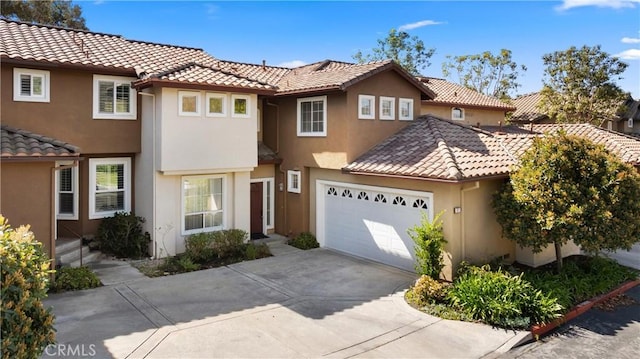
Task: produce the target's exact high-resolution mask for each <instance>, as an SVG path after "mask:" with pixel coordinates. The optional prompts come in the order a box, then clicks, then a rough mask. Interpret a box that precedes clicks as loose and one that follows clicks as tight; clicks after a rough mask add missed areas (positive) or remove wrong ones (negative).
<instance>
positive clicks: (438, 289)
mask: <svg viewBox="0 0 640 359" xmlns="http://www.w3.org/2000/svg"><path fill="white" fill-rule="evenodd" d="M450 287H451V284H450V283H446V282H441V281H438V280H436V279H433V278H431V277H429V276H428V275H422V276H420V278H418V280H417V281H416V283H415V284H414V285H413V286H412V287H411V288H409V291H408V293H407V300H409V302H410V303H412V304H414V305H416V306H419V307H422V306H424V305H426V304H435V303H445V301H446V298H447V292H448V290H449V288H450Z"/></svg>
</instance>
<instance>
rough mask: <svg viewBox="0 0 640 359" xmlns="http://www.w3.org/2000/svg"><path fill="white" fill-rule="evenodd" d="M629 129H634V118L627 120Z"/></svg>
mask: <svg viewBox="0 0 640 359" xmlns="http://www.w3.org/2000/svg"><path fill="white" fill-rule="evenodd" d="M627 127H629V128H633V117H629V119H628V120H627Z"/></svg>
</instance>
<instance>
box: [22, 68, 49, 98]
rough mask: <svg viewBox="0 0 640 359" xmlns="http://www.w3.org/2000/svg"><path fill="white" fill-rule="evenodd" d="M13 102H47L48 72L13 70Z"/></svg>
mask: <svg viewBox="0 0 640 359" xmlns="http://www.w3.org/2000/svg"><path fill="white" fill-rule="evenodd" d="M13 100H14V101H27V102H49V71H43V70H31V69H19V68H14V69H13Z"/></svg>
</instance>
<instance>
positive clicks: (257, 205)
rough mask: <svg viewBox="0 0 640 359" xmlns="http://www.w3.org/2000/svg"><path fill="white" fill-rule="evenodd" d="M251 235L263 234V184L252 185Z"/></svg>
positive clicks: (255, 183)
mask: <svg viewBox="0 0 640 359" xmlns="http://www.w3.org/2000/svg"><path fill="white" fill-rule="evenodd" d="M251 233H252V234H253V233H263V228H262V182H254V183H251Z"/></svg>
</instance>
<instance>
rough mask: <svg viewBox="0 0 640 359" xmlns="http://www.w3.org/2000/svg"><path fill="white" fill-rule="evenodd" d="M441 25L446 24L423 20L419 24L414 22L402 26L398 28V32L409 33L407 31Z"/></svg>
mask: <svg viewBox="0 0 640 359" xmlns="http://www.w3.org/2000/svg"><path fill="white" fill-rule="evenodd" d="M441 24H444V22H440V21H433V20H422V21H418V22H412V23H410V24H404V25H401V26H400V27H399V28H398V31H407V30H413V29H417V28H419V27H423V26H431V25H441Z"/></svg>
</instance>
